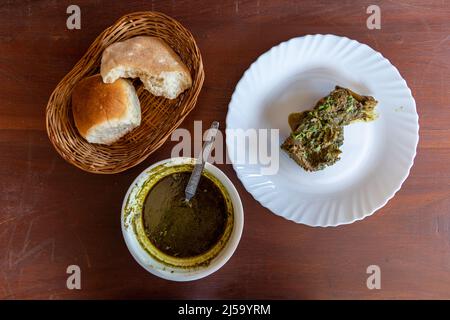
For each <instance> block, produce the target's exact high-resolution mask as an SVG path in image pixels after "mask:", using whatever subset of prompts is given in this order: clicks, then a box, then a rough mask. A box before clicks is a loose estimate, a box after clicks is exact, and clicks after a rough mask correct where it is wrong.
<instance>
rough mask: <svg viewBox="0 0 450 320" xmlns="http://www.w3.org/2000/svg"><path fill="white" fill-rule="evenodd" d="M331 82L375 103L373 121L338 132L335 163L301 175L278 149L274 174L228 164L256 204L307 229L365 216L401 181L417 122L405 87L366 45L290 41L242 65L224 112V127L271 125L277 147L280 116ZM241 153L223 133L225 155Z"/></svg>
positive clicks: (331, 39)
mask: <svg viewBox="0 0 450 320" xmlns="http://www.w3.org/2000/svg"><path fill="white" fill-rule="evenodd" d="M335 85H340V86H343V87H348V88H350V89H352V90H354V91H356V92H357V93H360V94H363V95H371V96H374V97H375V99H377V100H378V101H379V104H378V106H377V113H378V115H379V117H378V119H377V120H375V121H373V122H369V123H355V124H351V125H349V126H346V127H345V129H344V144H343V146H342V147H341V149H342V151H343V153H342V155H341V160H340V161H338V162H337V163H336V164H335V165H333V166H331V167H328V168H326V169H324V170H322V171H318V172H314V173H311V172H306V171H304V170H303V169H302V168H301V167H300V166H298V165H297V164H296V163H295V162H294V161H293V160H291V159H290V158H289V156H288V155H287V154H286V153H285V152H284V151H281V150H280V149H279V148H277V150H280V153H279V170H278V172H277V173H276V174H275V175H264V174H261V168H262V165H261V164H259V163H258V164H249V163H243V164H241V163H236V162H234V163H233V167H234V169H235V170H236V172H237V175H238V177H239V179H241V181H242V183H243V185H244V186H245V188H246V189H247V191H248V192H250V193H251V194H252V195H253V197H254V198H255V199H256V200H258V201H259V202H260V203H261V204H262V205H263V206H265V207H267V208H269V209H270V210H271V211H272V212H274V213H275V214H278V215H280V216H283V217H285V218H286V219H289V220H293V221H295V222H298V223H303V224H307V225H310V226H337V225H340V224H347V223H352V222H354V221H356V220H360V219H362V218H364V217H366V216H368V215H371V214H372V213H374V212H375V211H376V210H377V209H379V208H381V207H383V206H384V205H385V204H386V203H387V201H388V200H389V199H390V198H392V197H393V196H394V194H395V193H396V192H397V191H398V190H399V189H400V187H401V185H402V183H403V182H404V181H405V179H406V177H407V176H408V174H409V170H410V168H411V166H412V164H413V161H414V157H415V154H416V147H417V143H418V139H419V133H418V131H419V123H418V115H417V112H416V105H415V102H414V99H413V97H412V95H411V90H410V89H409V88H408V86H407V84H406V82H405V80H404V79H403V78H402V77H401V75H400V73H399V72H398V70H397V69H396V68H395V67H394V66H393V65H392V64H391V63H390V62H389V61H388V60H387V59H385V58H384V57H383V56H382V55H381V54H380V53H378V52H376V51H374V50H373V49H371V48H370V47H369V46H367V45H364V44H361V43H359V42H357V41H354V40H350V39H348V38H345V37H338V36H334V35H308V36H304V37H300V38H294V39H291V40H289V41H287V42H283V43H281V44H280V45H278V46H276V47H273V48H272V49H270V50H269V51H268V52H266V53H264V54H263V55H261V56H260V57H259V58H258V59H257V60H256V61H255V62H254V63H253V64H252V65H251V66H250V68H249V69H248V70H247V71H246V72H245V73H244V76H243V77H242V79H241V80H240V81H239V83H238V84H237V86H236V89H235V92H234V93H233V96H232V98H231V102H230V104H229V109H228V114H227V130H229V129H244V130H246V129H265V128H278V129H279V130H280V131H279V144H281V143H282V142H283V141H284V139H285V138H286V137H287V136H288V135H289V134H290V128H289V125H288V122H287V118H288V115H289V114H290V113H291V112H298V111H302V110H306V109H310V108H311V107H312V106H314V105H315V103H316V102H317V100H318V99H320V98H321V97H323V96H326V95H327V94H328V93H329V92H330V91H331V90H333V89H334V86H335ZM244 148H245V146H244V145H242V144H238V143H236V139H234V138H232V136H231V135H228V134H227V149H228V153H230V150H234V151H235V152H244V153H245V152H246V151H248V150H244ZM251 150H254V149H253V148H251ZM251 152H254V151H251Z"/></svg>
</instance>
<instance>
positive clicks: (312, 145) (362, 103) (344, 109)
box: [281, 86, 378, 171]
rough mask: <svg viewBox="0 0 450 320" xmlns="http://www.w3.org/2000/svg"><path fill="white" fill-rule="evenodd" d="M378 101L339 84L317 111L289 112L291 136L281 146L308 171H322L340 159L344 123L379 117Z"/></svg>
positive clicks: (321, 101) (321, 100) (321, 102)
mask: <svg viewBox="0 0 450 320" xmlns="http://www.w3.org/2000/svg"><path fill="white" fill-rule="evenodd" d="M377 103H378V102H377V101H376V100H375V99H374V98H373V97H370V96H361V95H359V94H357V93H355V92H353V91H351V90H350V89H346V88H342V87H339V86H336V88H335V89H334V90H333V91H332V92H331V93H330V94H329V95H328V96H326V97H324V98H322V99H320V100H319V101H318V102H317V104H316V106H315V107H314V109H313V110H308V111H304V112H299V113H292V114H290V115H289V119H288V121H289V126H290V127H291V129H292V133H291V135H290V136H289V137H288V138H287V139H286V140H285V141H284V143H283V144H282V145H281V148H282V149H283V150H285V151H286V152H287V153H288V154H289V156H290V157H291V158H292V159H294V160H295V162H297V163H298V164H299V165H300V166H301V167H302V168H303V169H305V170H306V171H318V170H322V169H324V168H325V167H326V166H330V165H332V164H334V163H336V161H338V160H339V159H340V154H341V150H340V149H339V148H340V146H341V145H342V144H343V142H344V126H346V125H349V124H351V123H353V122H356V121H365V122H367V121H372V120H374V119H375V118H376V114H375V107H376V105H377Z"/></svg>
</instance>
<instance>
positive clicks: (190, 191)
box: [184, 121, 219, 201]
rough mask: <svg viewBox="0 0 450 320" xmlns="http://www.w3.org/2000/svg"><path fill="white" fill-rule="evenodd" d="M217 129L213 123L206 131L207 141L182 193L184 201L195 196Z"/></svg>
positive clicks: (215, 122)
mask: <svg viewBox="0 0 450 320" xmlns="http://www.w3.org/2000/svg"><path fill="white" fill-rule="evenodd" d="M218 129H219V122H218V121H214V122H213V123H212V124H211V128H210V130H209V131H208V139H207V140H206V142H205V143H204V145H203V148H202V152H201V154H200V156H199V157H198V158H197V162H196V164H195V166H194V170H192V174H191V177H190V178H189V182H188V184H187V186H186V189H185V191H184V193H185V197H186V201H189V200H191V199H192V197H193V196H194V195H195V192H196V191H197V187H198V183H199V181H200V177H201V176H202V172H203V168H204V167H205V163H206V161H208V158H209V155H210V153H211V149H212V147H213V145H214V141H215V139H216V135H217V130H218Z"/></svg>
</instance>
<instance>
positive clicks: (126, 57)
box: [100, 36, 192, 99]
mask: <svg viewBox="0 0 450 320" xmlns="http://www.w3.org/2000/svg"><path fill="white" fill-rule="evenodd" d="M100 73H101V75H102V77H103V81H104V82H105V83H113V82H114V81H116V79H118V78H139V79H140V80H141V81H142V83H143V84H144V87H145V89H147V90H148V91H150V92H151V93H152V94H153V95H155V96H164V97H166V98H168V99H175V98H176V97H178V95H179V94H180V93H182V92H183V91H184V90H186V89H188V88H190V87H191V85H192V79H191V75H190V72H189V69H188V68H187V67H186V66H185V65H184V63H183V61H181V59H180V57H179V56H178V55H177V54H176V53H175V52H174V51H173V50H172V48H170V46H169V45H168V44H167V43H165V42H164V41H163V40H161V39H160V38H157V37H149V36H138V37H134V38H131V39H128V40H125V41H122V42H116V43H114V44H112V45H110V46H109V47H108V48H106V49H105V50H104V51H103V55H102V62H101V67H100Z"/></svg>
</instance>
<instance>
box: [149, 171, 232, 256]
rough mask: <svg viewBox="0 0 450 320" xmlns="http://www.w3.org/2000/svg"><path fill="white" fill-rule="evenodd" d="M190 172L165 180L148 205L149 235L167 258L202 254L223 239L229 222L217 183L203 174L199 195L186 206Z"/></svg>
mask: <svg viewBox="0 0 450 320" xmlns="http://www.w3.org/2000/svg"><path fill="white" fill-rule="evenodd" d="M190 175H191V173H190V172H176V173H172V174H170V175H168V176H165V177H163V178H162V179H161V180H160V181H158V182H157V183H156V184H155V185H154V186H153V187H152V188H151V189H150V191H149V192H148V195H147V198H146V199H145V202H144V210H143V216H142V219H143V225H144V229H145V233H146V236H147V237H148V239H149V240H150V241H151V242H152V243H153V245H154V246H155V247H157V248H158V249H159V250H161V251H162V252H164V253H165V254H167V255H170V256H173V257H178V258H186V257H194V256H198V255H201V254H203V253H205V252H207V251H208V250H209V249H211V248H212V247H213V246H214V245H215V244H216V243H217V242H218V241H219V240H220V238H221V236H222V235H223V233H224V231H225V227H226V223H227V203H226V201H225V198H224V196H223V194H222V192H221V190H220V189H219V187H218V186H216V184H215V183H214V182H213V181H211V180H210V179H209V178H208V177H206V176H204V175H202V177H201V179H200V183H199V185H198V189H197V193H196V195H195V196H194V197H193V198H192V199H191V201H189V203H185V201H184V189H185V188H186V185H187V183H188V181H189V177H190Z"/></svg>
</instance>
